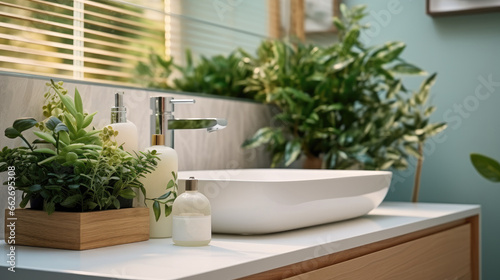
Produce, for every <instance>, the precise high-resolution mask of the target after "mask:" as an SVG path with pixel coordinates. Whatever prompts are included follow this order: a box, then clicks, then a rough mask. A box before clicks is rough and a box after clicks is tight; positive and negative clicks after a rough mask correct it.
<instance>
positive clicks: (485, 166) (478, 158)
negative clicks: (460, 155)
mask: <svg viewBox="0 0 500 280" xmlns="http://www.w3.org/2000/svg"><path fill="white" fill-rule="evenodd" d="M470 160H471V161H472V164H473V165H474V168H476V170H477V172H479V174H481V176H483V177H484V178H486V179H488V180H490V181H492V182H500V163H498V162H497V161H496V160H494V159H492V158H490V157H487V156H484V155H480V154H471V155H470Z"/></svg>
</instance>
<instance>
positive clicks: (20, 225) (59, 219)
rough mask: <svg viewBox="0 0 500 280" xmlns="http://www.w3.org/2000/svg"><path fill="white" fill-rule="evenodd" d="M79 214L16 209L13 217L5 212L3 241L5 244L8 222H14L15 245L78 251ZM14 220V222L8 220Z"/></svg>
mask: <svg viewBox="0 0 500 280" xmlns="http://www.w3.org/2000/svg"><path fill="white" fill-rule="evenodd" d="M79 214H80V213H63V212H54V213H52V214H51V215H48V214H47V213H46V212H44V211H38V210H31V209H16V210H15V216H9V215H8V210H6V211H5V225H6V226H5V239H6V240H5V241H6V242H7V238H8V236H9V234H8V231H9V229H8V227H7V225H8V224H10V222H15V237H16V239H15V240H16V245H27V246H38V247H50V248H62V249H73V250H75V249H78V248H79V246H78V245H77V244H79V243H80V215H79ZM8 218H16V220H8Z"/></svg>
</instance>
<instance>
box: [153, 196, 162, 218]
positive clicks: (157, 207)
mask: <svg viewBox="0 0 500 280" xmlns="http://www.w3.org/2000/svg"><path fill="white" fill-rule="evenodd" d="M153 212H154V214H155V220H156V221H157V222H158V220H159V219H160V215H161V208H160V203H159V202H158V201H156V200H155V202H153Z"/></svg>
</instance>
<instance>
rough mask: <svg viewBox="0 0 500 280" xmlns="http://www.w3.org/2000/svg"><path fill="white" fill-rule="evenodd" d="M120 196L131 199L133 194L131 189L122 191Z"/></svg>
mask: <svg viewBox="0 0 500 280" xmlns="http://www.w3.org/2000/svg"><path fill="white" fill-rule="evenodd" d="M120 196H121V197H123V198H125V199H132V198H134V197H135V192H134V190H132V189H124V190H122V191H121V192H120Z"/></svg>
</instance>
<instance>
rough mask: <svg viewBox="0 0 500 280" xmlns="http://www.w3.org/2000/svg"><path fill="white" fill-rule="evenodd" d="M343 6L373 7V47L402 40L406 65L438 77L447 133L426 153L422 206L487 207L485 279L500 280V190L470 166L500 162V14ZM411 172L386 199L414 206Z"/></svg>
mask: <svg viewBox="0 0 500 280" xmlns="http://www.w3.org/2000/svg"><path fill="white" fill-rule="evenodd" d="M345 2H346V3H347V4H348V5H355V4H364V3H368V5H369V6H368V13H369V15H370V16H369V17H368V18H367V22H370V23H371V25H372V29H371V30H370V31H369V32H366V33H365V36H366V37H365V42H366V43H367V44H381V43H383V42H386V41H389V40H399V41H403V42H405V43H406V44H407V48H406V50H405V52H404V56H403V57H404V58H405V59H406V60H408V61H410V62H413V63H415V64H417V65H419V66H420V67H422V68H424V69H425V70H427V71H428V72H429V73H432V72H437V73H438V79H437V82H436V84H435V85H434V87H433V89H432V95H433V99H432V103H433V104H435V105H436V106H437V108H438V110H437V111H436V112H435V113H434V115H433V117H434V120H435V121H443V120H444V121H447V122H448V123H449V127H448V129H447V130H446V131H445V132H444V133H443V134H442V135H441V136H440V137H437V138H434V139H432V140H431V141H430V143H429V145H428V146H427V151H426V153H425V162H424V167H423V173H422V184H421V191H420V201H421V202H444V203H470V204H481V207H482V267H483V279H500V269H499V267H498V264H499V262H498V254H499V253H500V238H499V237H500V184H493V183H490V182H488V181H486V180H484V179H483V178H481V177H480V176H479V175H478V174H477V173H476V172H475V170H474V169H473V167H472V165H471V163H470V160H469V154H470V153H471V152H479V153H483V154H486V155H489V156H491V157H494V158H496V159H499V160H500V123H499V119H500V13H489V14H476V15H460V16H452V17H440V18H435V17H434V18H433V17H430V16H428V15H426V13H425V2H426V1H422V0H419V1H410V0H401V1H400V0H389V1H357V0H345ZM417 80H418V81H417ZM488 80H490V81H492V82H489V83H488V82H486V81H488ZM408 81H409V85H411V86H413V88H415V87H416V86H417V85H418V83H419V82H420V80H419V79H415V78H411V79H408ZM413 173H414V168H412V169H411V170H409V171H407V172H401V173H396V174H395V178H394V182H393V185H392V187H391V190H390V192H389V195H388V197H387V200H398V201H408V200H410V196H411V189H412V186H413Z"/></svg>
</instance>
